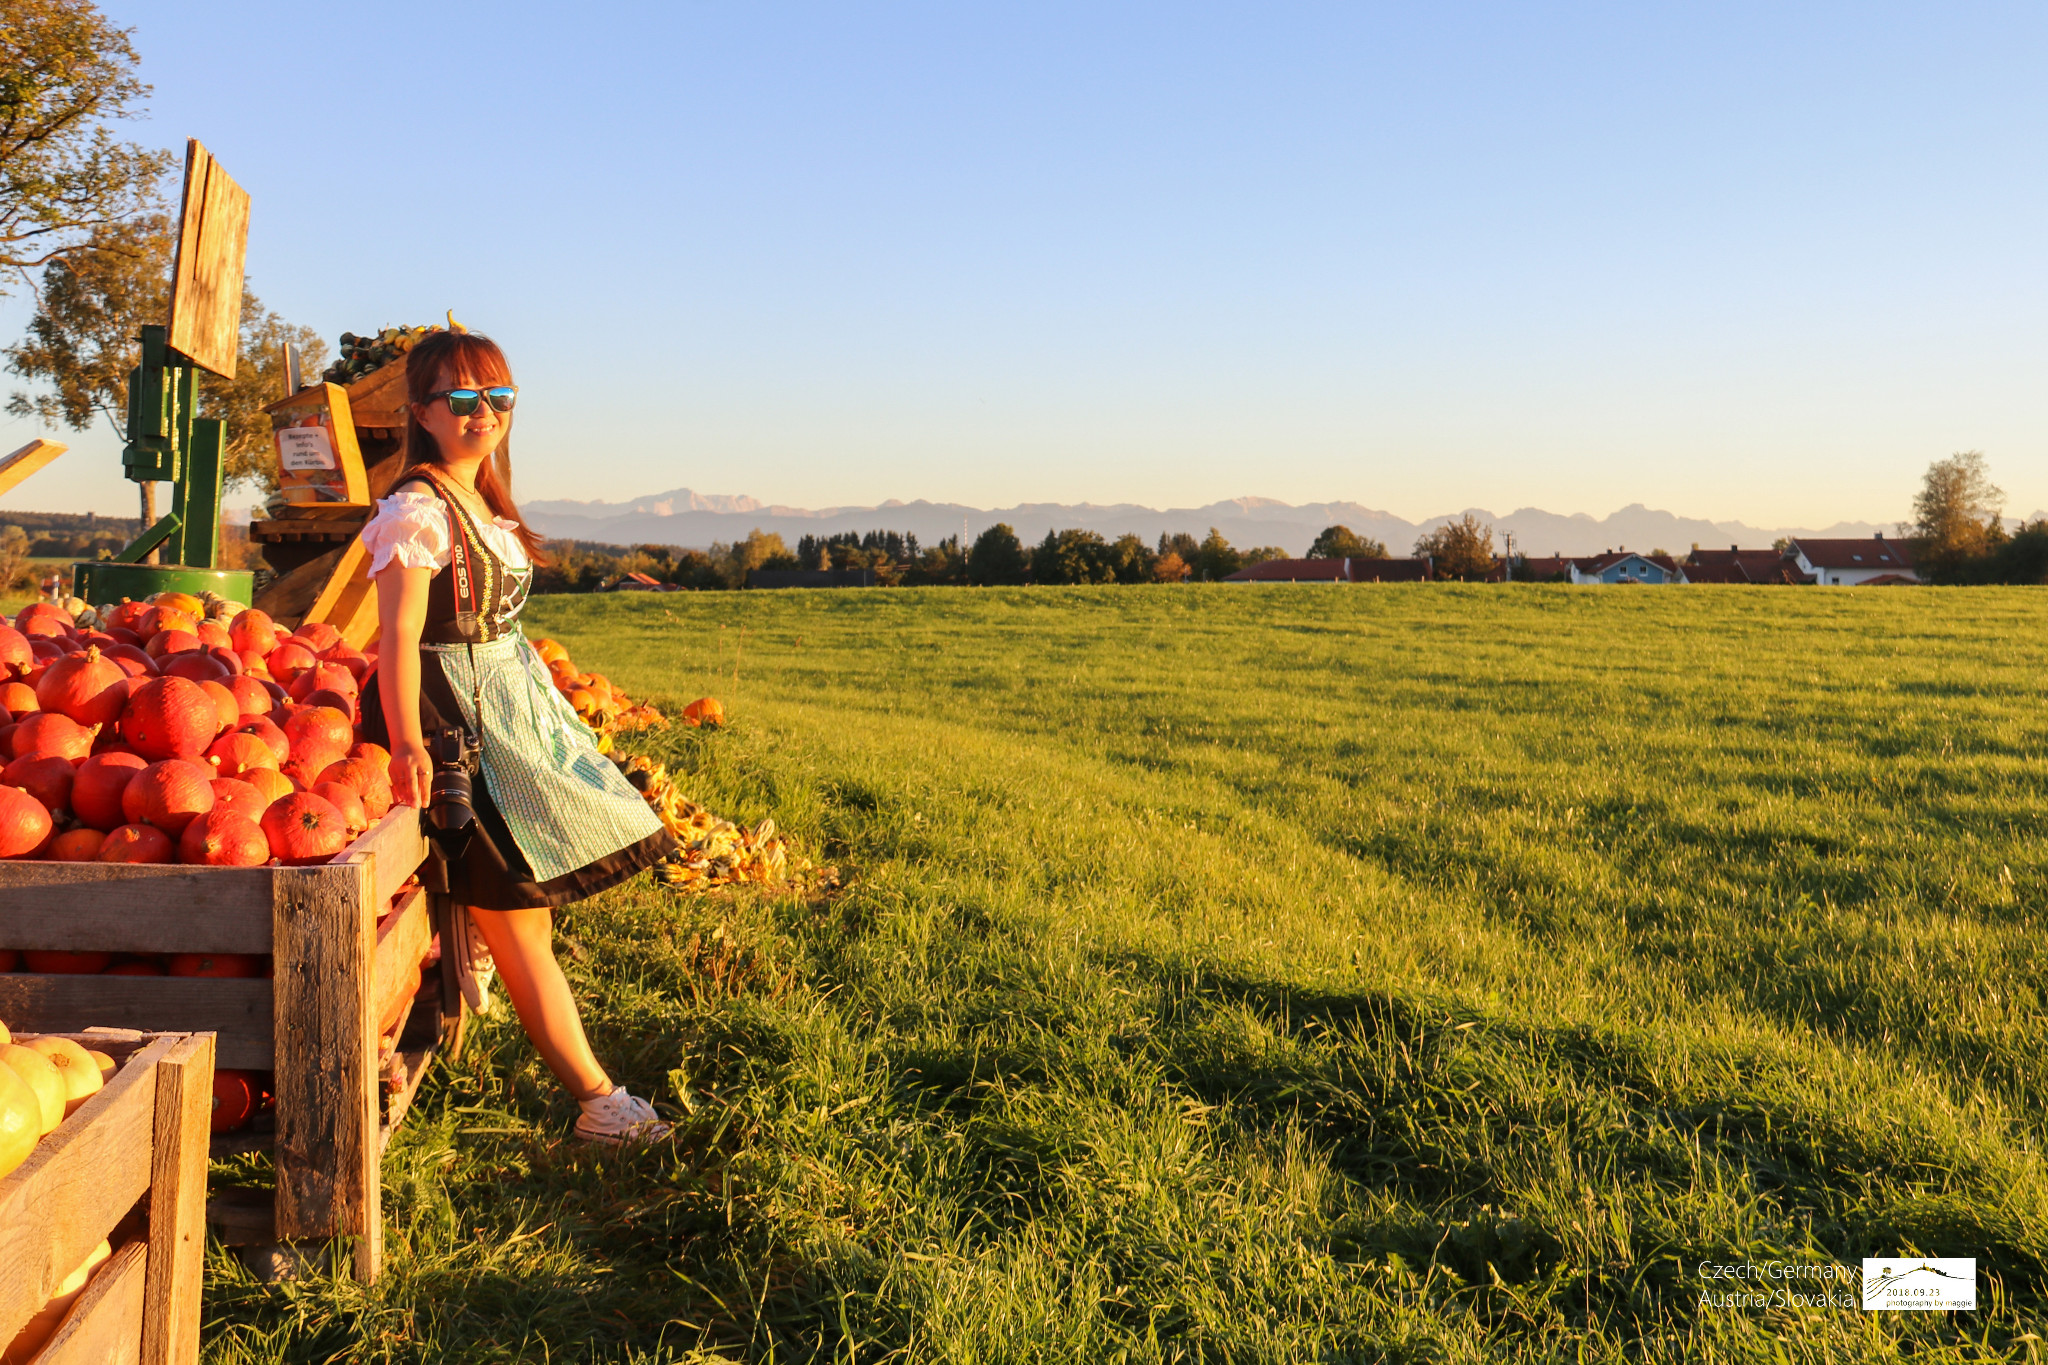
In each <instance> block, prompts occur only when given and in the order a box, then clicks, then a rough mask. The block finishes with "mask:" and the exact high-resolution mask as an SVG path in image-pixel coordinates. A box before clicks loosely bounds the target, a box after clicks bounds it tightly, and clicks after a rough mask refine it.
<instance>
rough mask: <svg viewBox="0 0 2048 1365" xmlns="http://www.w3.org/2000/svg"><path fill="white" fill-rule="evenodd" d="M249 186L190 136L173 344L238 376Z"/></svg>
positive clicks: (174, 285) (174, 279)
mask: <svg viewBox="0 0 2048 1365" xmlns="http://www.w3.org/2000/svg"><path fill="white" fill-rule="evenodd" d="M248 243H249V192H248V191H247V190H245V189H243V188H242V187H241V186H240V185H237V184H236V183H235V182H234V181H233V180H232V179H231V178H229V176H228V173H227V172H226V171H224V170H222V169H221V167H220V163H219V162H217V161H215V160H214V159H213V156H212V155H211V154H210V153H209V152H208V151H207V150H206V148H204V147H202V146H200V145H199V140H198V139H197V138H192V139H190V140H188V141H187V142H186V144H185V205H184V210H183V212H182V213H181V214H180V215H179V221H178V260H177V265H176V266H175V268H174V269H173V270H172V273H171V337H170V343H171V349H172V350H174V351H179V352H182V353H183V354H184V355H185V356H186V357H187V358H188V359H190V360H191V362H192V363H193V364H194V365H197V366H199V367H200V368H201V369H203V370H212V371H213V372H214V373H215V374H217V375H221V376H223V377H224V378H228V379H232V378H234V377H235V357H236V355H237V353H239V352H240V350H241V339H242V257H243V253H244V252H245V251H246V249H247V247H248Z"/></svg>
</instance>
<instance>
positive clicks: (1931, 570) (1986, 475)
mask: <svg viewBox="0 0 2048 1365" xmlns="http://www.w3.org/2000/svg"><path fill="white" fill-rule="evenodd" d="M2004 507H2005V490H2004V489H2002V488H2000V487H1999V486H1998V485H1997V484H1995V483H1993V482H1991V467H1990V464H1989V462H1988V461H1987V460H1986V459H1985V458H1984V452H1982V451H1980V450H1964V451H1958V452H1957V453H1956V454H1954V455H1951V456H1949V457H1948V458H1947V459H1945V460H1936V461H1935V462H1934V463H1933V464H1931V465H1929V466H1928V467H1927V473H1926V474H1925V475H1924V476H1923V477H1922V478H1921V480H1920V491H1919V493H1917V494H1916V495H1914V498H1913V520H1912V522H1911V523H1909V524H1907V525H1905V526H1902V527H1900V528H1899V529H1900V531H1901V532H1903V533H1904V534H1905V536H1906V539H1907V543H1908V545H1909V547H1910V549H1911V552H1912V555H1913V568H1914V570H1915V571H1916V572H1917V573H1918V574H1919V575H1920V577H1922V578H1924V579H1926V580H1927V581H1928V582H1930V583H1951V584H1971V583H1977V584H1983V583H2034V584H2039V583H2048V518H2043V519H2041V520H2039V521H2032V522H2028V521H2021V522H2020V523H2019V524H2018V525H2017V526H2016V527H2014V528H2012V529H2011V530H2008V529H2007V528H2006V525H2005V516H2004Z"/></svg>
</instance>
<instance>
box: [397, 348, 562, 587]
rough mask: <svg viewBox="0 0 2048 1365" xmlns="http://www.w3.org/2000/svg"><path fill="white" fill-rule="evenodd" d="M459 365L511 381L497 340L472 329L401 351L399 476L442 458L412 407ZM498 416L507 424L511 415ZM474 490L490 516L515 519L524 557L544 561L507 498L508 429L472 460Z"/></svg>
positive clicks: (491, 380)
mask: <svg viewBox="0 0 2048 1365" xmlns="http://www.w3.org/2000/svg"><path fill="white" fill-rule="evenodd" d="M464 371H467V372H468V373H469V375H470V377H471V378H473V379H474V380H476V381H477V382H478V383H481V384H510V383H511V382H512V367H511V366H510V365H509V364H507V363H506V362H505V353H504V352H503V351H501V350H499V349H498V343H497V342H495V341H493V340H491V339H490V338H489V337H487V336H483V335H481V334H479V333H476V332H429V333H427V335H426V336H425V337H424V338H422V339H421V341H420V343H419V345H417V346H415V347H413V348H412V350H411V351H409V352H408V353H407V354H406V357H405V401H406V410H405V460H404V462H403V463H402V464H401V466H400V471H401V472H400V473H399V476H398V477H399V478H400V479H403V478H404V477H405V476H406V475H407V474H409V473H411V472H412V470H413V469H414V468H415V467H416V466H418V465H423V464H434V465H438V464H440V463H441V447H440V446H439V445H438V444H436V443H435V441H434V438H433V437H432V436H431V435H429V434H428V432H427V429H426V428H425V427H423V426H421V425H420V419H419V418H418V416H416V415H415V414H414V412H413V409H414V408H415V407H425V406H426V405H427V404H428V403H430V402H432V401H434V400H433V398H432V397H431V395H432V394H433V392H434V386H435V385H436V384H438V383H440V382H441V376H442V375H444V374H445V375H460V374H462V373H463V372H464ZM502 416H503V419H504V421H505V424H506V426H507V427H508V428H509V427H510V426H511V424H512V419H511V415H510V414H509V413H508V414H503V415H502ZM476 491H477V494H478V496H480V497H482V498H483V500H484V506H486V507H488V508H490V509H491V514H492V515H493V516H499V517H503V518H505V520H507V521H509V522H513V523H515V524H516V525H517V527H518V529H517V530H516V531H514V532H513V534H514V535H516V536H518V537H519V543H520V544H521V545H523V546H525V547H526V557H527V558H528V559H529V560H532V561H533V563H534V564H535V566H539V565H542V564H546V563H547V562H548V557H547V556H546V555H545V554H542V553H541V548H540V547H541V538H540V535H539V533H538V532H536V531H535V530H534V529H533V528H532V527H531V526H528V525H527V524H526V518H524V517H522V516H520V515H519V507H518V505H517V504H516V503H514V502H513V501H512V435H511V432H510V431H509V430H508V431H507V432H506V435H505V439H504V440H502V441H500V442H498V449H497V453H496V454H494V455H493V456H492V457H491V458H490V459H488V460H485V461H484V462H483V463H482V464H480V465H478V466H477V471H476Z"/></svg>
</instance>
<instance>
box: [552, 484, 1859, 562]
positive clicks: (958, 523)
mask: <svg viewBox="0 0 2048 1365" xmlns="http://www.w3.org/2000/svg"><path fill="white" fill-rule="evenodd" d="M520 510H521V511H522V512H523V513H524V514H525V516H526V519H527V520H528V521H529V522H531V523H532V524H533V526H534V528H535V529H536V530H538V531H540V532H541V533H542V534H543V535H547V536H553V537H556V538H558V539H563V540H592V541H601V542H604V543H607V544H612V545H637V544H653V545H680V546H687V547H692V548H696V549H702V548H704V547H706V546H708V545H710V544H711V543H712V542H713V541H733V540H740V539H744V538H745V536H746V534H747V533H748V532H749V531H752V530H753V529H755V528H756V527H759V528H760V529H761V530H763V531H773V532H776V533H778V534H780V535H781V536H782V538H783V539H784V540H786V541H788V542H789V543H790V545H791V547H792V548H794V547H795V545H796V542H797V539H798V537H800V536H804V535H831V534H834V533H836V532H840V531H860V532H866V531H905V532H909V533H911V534H913V535H915V536H916V537H917V538H918V539H919V540H920V541H922V542H923V543H925V544H927V545H931V544H936V543H937V542H938V541H940V540H943V539H944V538H945V537H947V536H953V535H959V534H960V533H961V532H962V531H963V530H964V531H965V532H966V534H967V537H968V540H969V542H970V543H971V542H972V540H973V538H974V537H975V536H977V535H979V534H981V532H982V531H983V530H985V529H987V528H988V527H990V526H992V525H994V524H995V523H996V522H999V521H1001V522H1008V523H1009V524H1010V526H1011V527H1012V528H1013V529H1015V531H1016V532H1017V534H1018V535H1019V536H1020V537H1022V538H1023V540H1024V541H1025V543H1026V544H1030V543H1032V542H1034V541H1039V540H1043V539H1044V538H1045V533H1046V532H1047V531H1049V530H1066V529H1069V528H1077V527H1078V528H1082V529H1086V530H1091V531H1100V532H1101V533H1102V534H1103V535H1104V536H1107V537H1109V538H1111V539H1114V538H1115V537H1117V536H1119V535H1122V534H1123V533H1124V532H1126V531H1133V532H1136V533H1137V534H1138V535H1140V536H1143V537H1144V538H1145V540H1146V542H1147V543H1151V542H1155V541H1157V540H1158V538H1159V536H1160V534H1161V533H1162V532H1165V533H1171V532H1175V531H1188V532H1191V533H1193V534H1194V535H1196V536H1202V535H1206V534H1207V533H1208V530H1209V528H1210V527H1212V526H1213V527H1216V528H1217V529H1218V530H1220V531H1222V532H1223V534H1224V536H1225V537H1227V538H1228V539H1229V541H1230V542H1231V544H1233V545H1235V546H1237V547H1238V548H1239V549H1250V548H1252V547H1254V546H1260V545H1277V546H1278V547H1280V548H1281V549H1283V550H1285V551H1287V552H1288V553H1289V554H1293V555H1299V554H1301V553H1302V552H1303V551H1305V550H1307V549H1308V547H1309V543H1310V542H1311V541H1313V540H1314V539H1315V538H1316V535H1317V533H1318V532H1320V531H1321V530H1322V529H1323V528H1324V527H1326V526H1332V525H1337V524H1339V523H1341V524H1343V525H1345V526H1349V527H1350V528H1351V529H1352V530H1353V531H1356V532H1357V533H1358V534H1360V535H1366V536H1371V537H1373V538H1374V539H1376V540H1380V541H1384V542H1385V543H1386V545H1387V549H1388V551H1389V552H1390V553H1392V554H1396V555H1404V554H1407V553H1408V552H1409V550H1410V548H1411V547H1412V546H1413V545H1414V544H1415V540H1416V537H1417V536H1419V535H1421V534H1422V533H1423V531H1425V530H1427V529H1428V528H1430V527H1433V526H1438V525H1441V524H1442V523H1444V522H1446V521H1455V520H1456V519H1457V518H1459V517H1461V516H1463V515H1464V514H1465V511H1467V510H1469V511H1470V512H1471V513H1472V515H1474V516H1476V517H1478V518H1479V519H1480V520H1481V521H1483V522H1486V523H1489V524H1490V525H1491V526H1492V527H1493V532H1494V537H1495V542H1496V544H1498V543H1499V541H1500V538H1501V536H1502V534H1503V533H1512V534H1513V535H1514V538H1515V548H1516V549H1517V550H1518V551H1520V552H1522V553H1525V554H1531V555H1549V554H1563V555H1589V554H1598V553H1600V552H1601V551H1603V550H1620V549H1632V550H1669V551H1671V552H1672V553H1674V554H1680V555H1682V554H1684V553H1685V552H1686V551H1687V550H1690V549H1691V548H1692V547H1693V546H1694V545H1695V544H1698V545H1702V546H1707V547H1710V548H1711V547H1718V546H1728V545H1740V546H1742V547H1743V548H1745V549H1758V548H1764V547H1767V546H1769V545H1770V544H1771V543H1772V542H1773V541H1775V540H1776V539H1778V537H1780V536H1786V535H1808V536H1867V535H1870V534H1871V533H1872V532H1873V531H1885V532H1887V533H1889V532H1891V531H1892V529H1893V528H1892V525H1891V524H1890V523H1885V522H1874V521H1842V522H1836V523H1835V524H1834V525H1832V526H1827V527H1757V526H1749V525H1745V524H1744V523H1742V522H1739V521H1707V520H1704V519H1702V518H1699V517H1681V516H1678V515H1676V514H1675V513H1671V512H1663V511H1658V510H1656V509H1654V508H1649V507H1645V506H1643V505H1642V504H1641V503H1631V504H1630V505H1628V506H1627V507H1624V508H1622V509H1621V510H1620V511H1618V512H1614V513H1611V514H1610V515H1608V516H1605V517H1590V516H1587V515H1586V514H1585V513H1583V512H1578V513H1574V514H1572V515H1570V516H1565V515H1561V514H1559V513H1556V512H1545V511H1543V510H1541V509H1540V508H1535V507H1524V508H1521V509H1519V510H1517V511H1514V512H1510V513H1508V514H1506V515H1505V516H1498V515H1496V514H1494V513H1492V512H1489V511H1487V510H1485V509H1484V508H1479V507H1474V508H1469V509H1461V510H1460V511H1457V512H1449V513H1446V514H1444V515H1443V516H1438V517H1431V518H1428V519H1427V520H1425V521H1421V522H1413V521H1408V520H1405V519H1404V518H1401V517H1397V516H1395V515H1394V514H1393V513H1392V512H1383V511H1380V510H1379V509H1377V508H1372V507H1366V506H1364V505H1363V504H1360V503H1355V502H1312V503H1304V504H1302V505H1300V506H1294V505H1291V504H1289V503H1284V502H1275V501H1274V500H1273V499H1271V498H1232V499H1230V500H1229V501H1227V502H1212V503H1210V504H1209V505H1207V506H1206V507H1170V508H1167V509H1165V510H1164V511H1161V510H1159V509H1157V508H1152V507H1141V506H1138V505H1137V504H1135V503H1115V504H1112V505H1109V506H1103V505H1100V504H1097V503H1087V502H1084V503H1054V502H1036V503H1020V504H1019V505H1017V506H1015V507H998V508H993V509H984V508H980V507H966V506H963V505H961V504H959V503H950V502H925V501H923V500H919V501H917V502H898V501H896V500H894V499H891V500H890V501H888V502H885V503H882V504H881V505H880V506H877V507H823V508H816V509H813V508H806V507H784V506H782V505H780V504H769V503H763V502H761V501H759V500H757V499H755V498H750V497H745V496H729V495H723V494H707V493H698V492H695V491H693V490H691V489H688V488H678V489H675V490H673V491H671V492H667V493H657V494H655V495H653V496H652V497H645V498H635V499H633V500H632V501H631V502H575V501H568V500H554V501H536V502H529V503H526V504H525V505H524V506H523V507H522V508H521V509H520Z"/></svg>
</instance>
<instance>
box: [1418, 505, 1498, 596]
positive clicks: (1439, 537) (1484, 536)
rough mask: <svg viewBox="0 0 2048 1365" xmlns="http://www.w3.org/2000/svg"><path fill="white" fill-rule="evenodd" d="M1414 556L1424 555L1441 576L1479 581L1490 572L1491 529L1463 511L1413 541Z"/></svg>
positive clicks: (1491, 562)
mask: <svg viewBox="0 0 2048 1365" xmlns="http://www.w3.org/2000/svg"><path fill="white" fill-rule="evenodd" d="M1415 553H1416V554H1417V555H1426V556H1428V557H1429V559H1430V560H1431V561H1432V567H1433V568H1434V570H1435V572H1436V573H1437V574H1439V575H1441V576H1443V577H1446V578H1459V579H1464V580H1467V581H1470V580H1472V579H1475V578H1482V579H1483V578H1485V577H1486V575H1487V574H1488V573H1489V572H1491V571H1492V569H1493V527H1491V526H1482V525H1480V523H1479V518H1477V517H1475V516H1473V515H1472V514H1471V513H1470V512H1467V513H1466V514H1465V515H1464V516H1462V517H1460V518H1459V519H1458V520H1456V521H1447V522H1445V523H1444V524H1443V525H1441V526H1439V527H1437V528H1436V529H1435V530H1433V531H1426V532H1424V533H1423V535H1422V537H1421V538H1420V539H1418V540H1417V541H1416V542H1415Z"/></svg>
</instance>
